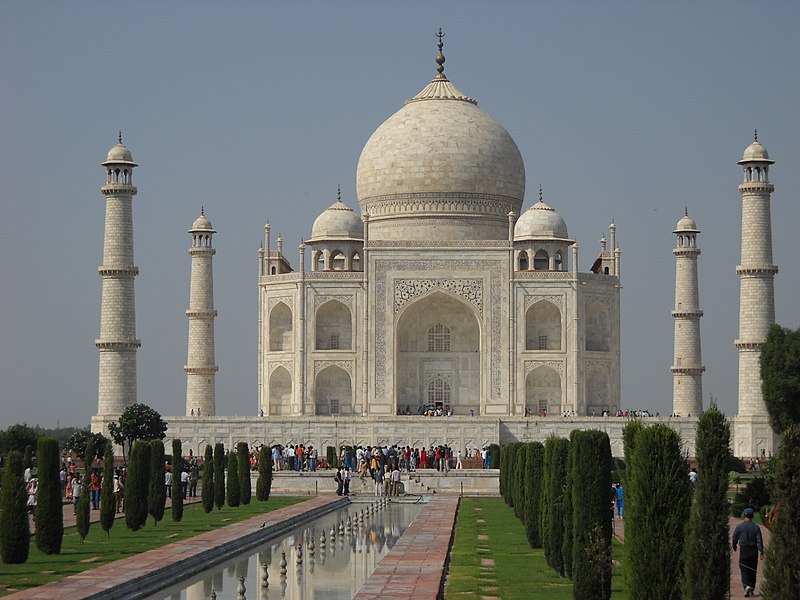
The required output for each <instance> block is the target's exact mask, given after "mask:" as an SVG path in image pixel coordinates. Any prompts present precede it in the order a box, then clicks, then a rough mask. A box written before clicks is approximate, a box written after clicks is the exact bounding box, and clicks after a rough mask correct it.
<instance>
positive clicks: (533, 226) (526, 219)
mask: <svg viewBox="0 0 800 600" xmlns="http://www.w3.org/2000/svg"><path fill="white" fill-rule="evenodd" d="M568 237H569V234H568V233H567V224H566V223H565V222H564V219H563V218H561V215H559V214H558V213H557V212H556V211H555V210H553V209H552V208H551V207H550V206H548V205H547V204H545V203H544V202H543V201H542V200H541V199H539V201H538V202H537V203H536V204H534V205H533V206H531V207H530V208H529V209H528V210H526V211H525V212H524V213H523V214H522V216H521V217H520V218H519V219H518V220H517V223H516V225H514V240H527V239H542V238H555V239H561V240H565V239H567V238H568Z"/></svg>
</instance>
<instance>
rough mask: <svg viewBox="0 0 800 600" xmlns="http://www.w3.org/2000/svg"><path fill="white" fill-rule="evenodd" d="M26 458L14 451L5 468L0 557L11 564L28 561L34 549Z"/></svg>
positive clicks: (0, 504)
mask: <svg viewBox="0 0 800 600" xmlns="http://www.w3.org/2000/svg"><path fill="white" fill-rule="evenodd" d="M24 470H25V469H24V468H23V467H22V455H21V454H20V453H19V452H17V451H12V452H11V453H10V454H9V455H8V460H7V461H6V466H5V469H3V487H2V490H0V556H2V558H3V562H4V563H7V564H22V563H24V562H27V560H28V553H29V552H30V547H31V526H30V521H29V519H28V509H27V507H26V505H25V502H26V501H27V498H28V495H27V494H26V493H25V484H24V482H23V481H22V472H23V471H24Z"/></svg>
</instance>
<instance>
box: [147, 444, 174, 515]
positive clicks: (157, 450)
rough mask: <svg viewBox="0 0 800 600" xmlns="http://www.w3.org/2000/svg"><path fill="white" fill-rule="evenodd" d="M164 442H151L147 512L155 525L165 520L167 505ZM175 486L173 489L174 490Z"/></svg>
mask: <svg viewBox="0 0 800 600" xmlns="http://www.w3.org/2000/svg"><path fill="white" fill-rule="evenodd" d="M164 478H165V469H164V442H162V441H161V440H150V482H149V486H148V487H149V488H150V489H149V492H148V494H147V512H149V513H150V516H151V517H153V525H154V526H155V525H158V522H159V521H160V520H161V519H163V518H164V506H166V503H167V486H166V484H165V483H164ZM174 485H175V484H173V488H174Z"/></svg>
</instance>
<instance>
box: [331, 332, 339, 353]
mask: <svg viewBox="0 0 800 600" xmlns="http://www.w3.org/2000/svg"><path fill="white" fill-rule="evenodd" d="M338 349H339V334H338V333H334V334H333V335H332V336H331V350H338Z"/></svg>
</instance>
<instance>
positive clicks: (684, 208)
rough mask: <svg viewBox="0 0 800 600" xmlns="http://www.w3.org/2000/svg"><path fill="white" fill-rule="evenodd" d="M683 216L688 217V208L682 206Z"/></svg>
mask: <svg viewBox="0 0 800 600" xmlns="http://www.w3.org/2000/svg"><path fill="white" fill-rule="evenodd" d="M683 216H684V217H688V216H689V207H688V206H684V207H683Z"/></svg>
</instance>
